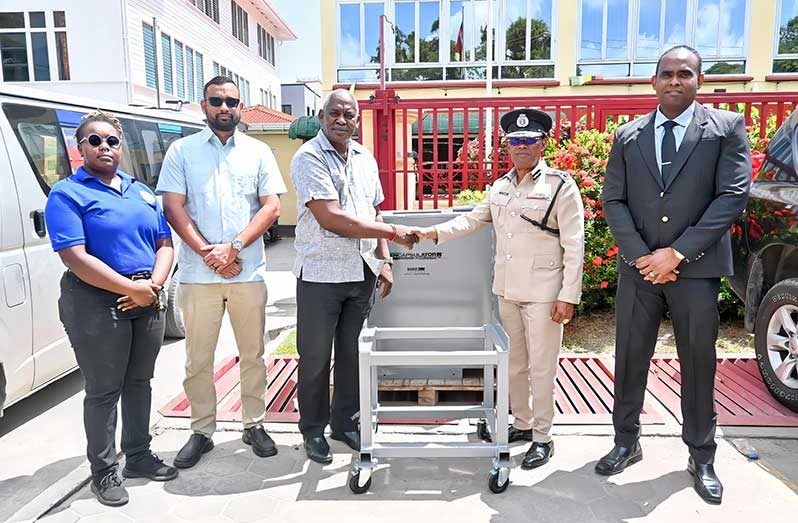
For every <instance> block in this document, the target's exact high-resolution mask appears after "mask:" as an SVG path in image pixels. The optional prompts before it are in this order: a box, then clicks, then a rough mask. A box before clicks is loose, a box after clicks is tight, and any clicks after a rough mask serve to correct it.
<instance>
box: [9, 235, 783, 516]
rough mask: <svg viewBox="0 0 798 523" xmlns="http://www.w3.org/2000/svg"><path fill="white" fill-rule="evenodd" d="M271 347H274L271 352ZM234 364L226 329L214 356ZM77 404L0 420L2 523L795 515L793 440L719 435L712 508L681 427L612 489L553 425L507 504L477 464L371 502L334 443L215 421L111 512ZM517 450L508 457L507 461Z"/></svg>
mask: <svg viewBox="0 0 798 523" xmlns="http://www.w3.org/2000/svg"><path fill="white" fill-rule="evenodd" d="M292 254H293V249H292V245H291V242H290V240H286V241H283V242H280V243H278V244H276V245H273V246H270V247H269V248H268V250H267V258H268V260H269V262H268V263H269V269H270V272H269V291H270V296H269V307H268V309H267V312H268V314H269V325H268V327H269V329H270V331H272V333H273V334H276V332H278V331H279V330H280V329H282V328H284V327H287V326H291V325H293V323H294V322H295V309H296V305H295V301H294V285H295V282H294V279H293V276H292V275H291V274H290V263H291V259H292ZM273 346H274V344H273V345H272V347H273ZM233 353H234V344H233V339H232V333H231V331H230V328H229V325H227V324H226V325H225V327H224V330H223V333H222V337H221V339H220V343H219V349H218V352H217V355H218V357H223V356H225V355H228V354H233ZM183 364H184V356H183V342H182V341H172V342H169V343H167V344H166V345H165V346H164V348H163V350H162V353H161V356H160V357H159V360H158V366H157V369H156V374H155V379H154V380H153V388H154V394H153V422H154V434H155V439H154V441H153V448H154V450H155V451H156V452H159V453H160V454H161V456H163V457H164V458H166V459H167V460H171V459H172V458H173V457H174V454H175V453H176V451H177V450H178V449H179V448H180V446H182V444H183V443H184V442H185V440H186V439H187V438H188V436H189V431H188V425H187V421H186V420H181V419H163V418H160V417H159V416H158V414H157V412H156V411H157V409H158V408H159V407H160V406H162V405H163V404H165V403H166V402H167V401H168V400H170V399H171V398H172V397H173V396H174V395H175V394H176V393H177V392H179V391H180V387H181V385H180V383H181V380H182V366H183ZM82 398H83V393H82V381H81V378H80V375H79V373H75V374H72V375H70V376H68V377H66V378H65V379H62V380H60V381H59V382H58V383H56V384H54V385H52V386H50V387H48V388H47V389H46V390H44V391H42V392H40V393H37V394H36V395H34V396H33V397H31V398H29V399H27V400H25V401H23V402H20V403H19V404H17V405H15V406H14V407H11V408H10V409H8V411H7V413H6V414H7V415H6V417H5V418H2V420H0V463H2V466H1V467H0V521H5V520H11V521H27V520H33V519H36V518H37V517H38V516H40V515H42V514H44V513H45V512H47V513H46V515H45V516H44V517H43V518H42V521H45V522H58V521H131V520H135V521H192V522H195V523H199V522H201V521H259V520H263V521H289V522H290V521H314V520H317V519H321V518H320V515H321V514H323V515H324V517H325V519H326V520H333V521H335V520H336V519H340V520H343V519H346V520H355V521H361V520H367V519H368V520H376V521H388V522H390V521H402V522H403V523H406V522H407V521H419V522H422V521H447V520H456V521H458V522H460V521H462V522H467V521H557V522H568V521H579V522H580V523H583V522H591V521H610V522H615V521H637V520H645V521H668V522H671V521H679V520H681V521H685V522H687V521H690V522H692V521H724V522H725V523H728V522H732V521H742V522H746V523H748V522H752V521H762V520H763V519H765V518H766V519H767V520H772V521H778V520H785V521H793V520H794V519H795V514H796V513H798V486H796V485H798V439H796V438H798V429H789V430H788V429H778V430H776V429H770V430H768V429H761V430H754V429H726V430H725V431H723V434H722V435H725V436H726V438H722V439H721V441H720V446H719V451H718V461H717V465H716V467H717V470H718V473H719V474H720V476H721V478H722V479H723V481H724V483H725V485H726V496H725V498H724V503H723V505H721V506H720V507H712V506H709V505H706V504H704V503H703V502H702V501H701V500H700V499H699V498H698V497H697V496H696V494H695V493H694V492H693V490H692V488H691V485H692V483H691V479H690V477H689V475H688V474H687V472H685V470H684V467H685V464H686V460H687V453H686V450H685V449H684V446H683V445H682V443H681V440H680V439H679V437H678V426H674V425H665V426H656V427H647V428H646V434H647V436H646V437H645V438H644V439H643V448H644V454H645V459H644V460H643V461H642V462H641V463H640V464H637V465H635V466H633V467H631V468H630V469H629V470H628V471H626V472H625V473H624V474H621V475H619V476H615V477H613V478H610V479H606V478H602V477H599V476H596V475H595V474H594V473H593V471H592V469H593V465H594V463H595V460H596V459H597V458H598V457H600V456H601V455H602V454H603V453H604V452H605V451H606V450H608V449H609V447H610V446H611V444H612V439H611V437H610V434H609V427H562V426H559V427H556V428H555V434H556V445H557V448H556V450H557V452H556V455H555V457H554V459H553V460H552V462H551V463H549V464H548V465H546V466H544V467H542V468H540V469H538V470H536V471H530V472H527V471H522V470H520V469H519V468H515V469H514V470H513V471H512V475H511V481H512V484H511V485H510V488H509V489H508V490H507V492H505V493H504V494H500V495H496V494H492V493H490V491H489V490H488V488H487V472H488V470H489V469H490V463H489V460H487V459H471V460H444V459H436V460H433V459H427V460H420V459H404V460H400V459H395V460H390V461H387V462H386V463H384V464H381V469H380V470H379V471H378V472H376V473H375V475H374V477H373V484H372V487H371V490H370V492H369V493H367V494H364V495H361V496H355V495H353V494H352V493H351V492H350V490H349V488H348V487H347V485H346V482H347V474H348V471H349V469H350V467H351V461H352V454H351V452H349V449H348V448H347V447H345V446H344V445H343V444H341V443H339V442H335V441H331V444H332V446H333V450H334V452H335V461H334V462H333V463H332V464H331V465H329V466H326V467H322V466H320V465H318V464H315V463H312V462H309V461H308V460H307V459H306V457H305V455H304V452H303V451H302V450H301V437H300V435H299V433H298V431H297V429H296V426H295V425H291V424H273V425H269V427H268V430H269V431H270V433H271V434H272V435H273V437H274V438H275V441H276V442H277V444H278V447H279V454H278V455H277V456H275V457H272V458H267V459H262V458H257V457H255V456H254V455H253V454H252V453H251V451H250V450H249V447H247V446H245V445H244V444H243V443H242V442H241V439H240V438H241V433H240V431H239V426H238V424H230V423H225V424H221V426H220V432H218V433H217V434H216V435H215V437H214V440H215V441H216V444H217V447H216V449H214V450H213V451H212V452H211V453H210V454H208V455H207V456H206V458H205V459H204V460H203V461H202V462H201V463H200V465H198V466H197V467H196V468H194V469H191V470H188V471H181V474H180V476H179V477H178V479H177V480H175V481H173V482H169V483H154V482H146V481H143V480H129V481H127V482H126V486H127V488H128V489H129V492H130V495H131V502H130V503H129V504H128V505H127V506H125V507H122V508H119V509H109V508H106V507H103V506H102V505H100V504H99V503H97V502H96V501H95V500H94V498H93V496H92V495H91V493H90V492H89V490H88V487H87V486H86V485H85V480H86V478H87V476H88V468H87V464H86V463H85V459H84V457H83V454H84V452H85V438H84V435H83V430H82V424H81V423H80V409H81V402H82ZM472 432H473V427H472V426H469V425H468V424H466V423H463V424H460V425H447V426H444V427H396V426H390V427H382V428H381V432H380V434H381V437H383V438H386V439H392V440H405V441H424V442H425V441H436V440H439V439H447V438H448V439H459V440H465V439H467V438H469V437H473V436H470V434H471V433H472ZM738 437H745V438H747V439H748V441H749V443H750V444H752V445H753V446H754V447H756V448H757V450H759V453H760V456H761V459H760V460H759V461H757V462H749V461H748V460H746V459H745V458H744V457H743V456H741V455H740V454H739V453H738V452H736V451H735V450H734V448H733V446H732V445H731V443H730V441H731V439H732V438H738ZM525 448H526V447H525V446H524V445H522V446H517V447H514V449H513V456H514V459H515V461H516V463H520V456H521V455H522V454H523V452H524V450H525Z"/></svg>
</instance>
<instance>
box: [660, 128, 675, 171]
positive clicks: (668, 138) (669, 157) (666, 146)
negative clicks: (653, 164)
mask: <svg viewBox="0 0 798 523" xmlns="http://www.w3.org/2000/svg"><path fill="white" fill-rule="evenodd" d="M677 125H679V124H677V123H676V122H674V121H673V120H668V121H666V122H664V123H663V124H662V127H663V129H665V134H664V135H663V136H662V150H661V151H660V156H661V158H662V169H661V171H662V172H661V174H662V181H663V183H667V182H668V179H669V178H668V177H669V175H670V170H671V165H672V164H673V160H674V159H675V158H676V136H674V134H673V128H674V127H676V126H677Z"/></svg>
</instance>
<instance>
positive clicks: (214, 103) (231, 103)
mask: <svg viewBox="0 0 798 523" xmlns="http://www.w3.org/2000/svg"><path fill="white" fill-rule="evenodd" d="M208 103H209V104H211V107H221V106H222V104H225V105H226V106H227V108H228V109H235V108H236V107H238V104H240V103H241V100H239V99H238V98H232V97H228V98H220V97H218V96H211V97H210V98H208Z"/></svg>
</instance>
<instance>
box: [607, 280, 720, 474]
mask: <svg viewBox="0 0 798 523" xmlns="http://www.w3.org/2000/svg"><path fill="white" fill-rule="evenodd" d="M719 289H720V278H684V279H679V280H677V281H675V282H672V283H668V284H665V285H653V284H651V283H649V282H647V281H644V280H643V278H642V276H639V275H627V274H622V275H621V276H620V278H619V281H618V293H617V300H616V342H615V406H614V408H613V414H612V421H613V425H614V426H615V443H616V444H618V445H623V446H627V447H628V446H632V445H633V444H634V443H635V441H637V439H638V438H639V436H640V411H641V410H642V408H643V399H644V395H645V389H646V381H647V378H648V368H649V363H650V360H651V357H652V356H653V355H654V346H655V345H656V342H657V331H658V329H659V325H660V321H661V319H662V315H663V312H664V310H665V306H666V305H667V307H668V309H669V310H670V315H671V319H672V321H673V331H674V336H675V339H676V350H677V352H678V356H679V366H680V368H681V377H682V388H681V394H682V417H683V418H684V424H683V426H682V440H683V441H684V442H685V444H687V446H688V448H689V450H690V455H691V456H692V457H693V459H694V460H695V461H696V462H698V463H712V462H713V460H714V457H715V449H716V447H717V445H716V444H715V428H716V425H717V413H716V412H715V398H714V393H715V367H716V355H715V342H716V341H717V339H718V324H719V317H718V291H719Z"/></svg>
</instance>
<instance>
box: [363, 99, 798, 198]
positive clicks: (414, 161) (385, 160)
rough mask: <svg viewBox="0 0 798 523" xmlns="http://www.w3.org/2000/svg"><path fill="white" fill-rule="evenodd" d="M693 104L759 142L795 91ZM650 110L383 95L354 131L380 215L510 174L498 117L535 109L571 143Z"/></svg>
mask: <svg viewBox="0 0 798 523" xmlns="http://www.w3.org/2000/svg"><path fill="white" fill-rule="evenodd" d="M698 101H699V102H700V103H703V104H705V105H708V106H712V107H716V108H722V109H728V110H732V111H737V112H740V113H743V114H744V115H745V119H746V124H747V125H757V126H759V136H760V137H762V138H764V137H765V135H766V132H767V127H768V125H769V124H770V125H773V124H775V125H776V126H777V127H778V126H779V125H781V123H782V122H783V121H784V119H785V118H786V117H787V116H788V115H789V114H790V113H791V112H792V111H793V110H794V109H795V107H796V105H798V93H712V94H702V95H699V97H698ZM656 106H657V98H656V96H654V95H612V96H583V97H575V96H537V97H512V98H510V97H506V98H477V99H468V98H441V99H430V100H402V99H400V98H399V97H398V96H396V94H395V92H394V91H392V90H385V91H377V92H375V95H374V96H372V97H371V98H370V99H369V100H365V101H361V102H360V111H361V119H360V122H361V123H360V127H359V129H358V132H359V136H360V140H361V141H363V142H365V143H371V144H373V149H374V154H375V156H376V158H377V163H378V165H379V167H380V179H381V181H382V184H383V189H384V191H385V196H386V199H385V202H384V204H383V207H384V208H385V209H424V208H438V207H439V206H451V205H453V204H454V203H456V201H457V195H458V194H459V193H460V192H461V191H462V190H464V189H468V188H472V189H478V190H481V189H483V188H484V187H485V185H487V184H490V183H492V181H493V180H495V179H497V178H498V177H500V176H502V175H503V174H504V173H505V172H506V171H507V170H509V168H510V165H509V164H508V163H507V161H506V160H505V159H503V158H502V157H501V155H498V154H496V151H499V150H500V147H501V140H500V132H499V119H500V118H501V115H503V114H504V113H506V112H507V111H511V110H513V109H517V108H520V107H536V108H539V109H542V110H544V111H547V112H549V114H551V115H552V116H553V117H554V128H553V131H552V134H553V138H554V139H555V140H556V141H557V142H559V141H560V140H562V139H565V138H568V137H573V136H574V134H575V133H576V132H577V127H580V128H581V127H584V128H587V129H598V130H600V131H604V130H605V129H606V127H607V124H608V123H609V122H613V121H614V122H618V121H625V120H629V119H633V118H635V117H638V116H640V115H644V114H647V113H649V112H650V111H652V110H654V109H655V108H656ZM364 122H365V123H366V125H364ZM368 122H371V128H370V129H369V128H368V127H369V126H368V125H367V123H368ZM574 122H578V125H573V123H574ZM364 133H366V134H367V135H370V136H364ZM369 138H370V140H369ZM464 145H465V146H466V147H468V148H470V149H471V150H470V154H466V153H465V150H464V149H463V147H464Z"/></svg>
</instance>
